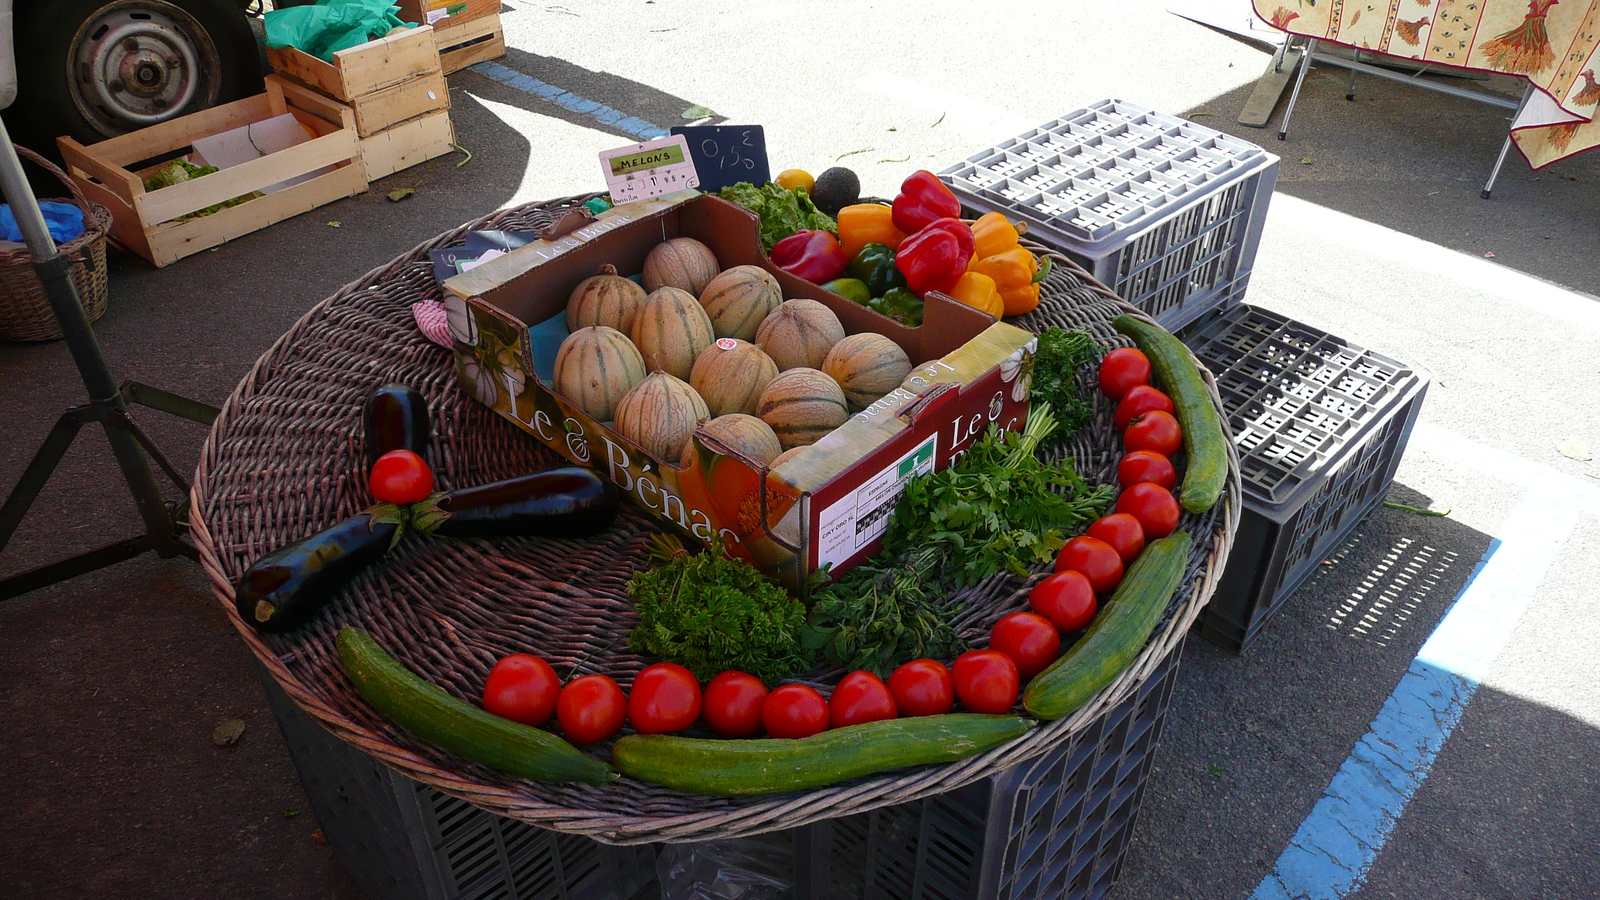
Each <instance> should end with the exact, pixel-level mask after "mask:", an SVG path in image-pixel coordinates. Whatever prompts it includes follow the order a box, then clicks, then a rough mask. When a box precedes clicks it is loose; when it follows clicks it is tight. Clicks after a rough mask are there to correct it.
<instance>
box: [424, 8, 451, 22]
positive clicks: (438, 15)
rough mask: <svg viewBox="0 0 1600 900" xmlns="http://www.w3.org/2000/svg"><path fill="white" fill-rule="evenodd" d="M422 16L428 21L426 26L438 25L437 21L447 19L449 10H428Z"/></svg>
mask: <svg viewBox="0 0 1600 900" xmlns="http://www.w3.org/2000/svg"><path fill="white" fill-rule="evenodd" d="M422 15H423V18H425V19H427V20H428V24H429V25H437V24H439V20H440V19H444V18H448V17H449V16H450V10H448V9H430V10H428V11H427V12H425V13H423V14H422Z"/></svg>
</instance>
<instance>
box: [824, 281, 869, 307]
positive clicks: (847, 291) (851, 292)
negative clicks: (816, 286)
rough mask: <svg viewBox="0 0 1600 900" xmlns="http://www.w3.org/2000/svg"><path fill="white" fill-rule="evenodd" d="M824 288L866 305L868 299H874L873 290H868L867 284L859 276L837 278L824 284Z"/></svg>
mask: <svg viewBox="0 0 1600 900" xmlns="http://www.w3.org/2000/svg"><path fill="white" fill-rule="evenodd" d="M822 289H823V290H827V291H833V292H834V293H835V294H838V295H839V296H841V297H844V298H846V299H848V300H853V301H855V302H856V303H859V304H861V305H862V306H866V305H867V301H868V300H871V299H872V292H871V291H869V290H867V286H866V284H864V283H863V282H862V281H861V279H859V278H835V279H834V280H832V281H830V282H828V283H827V284H825V285H823V286H822Z"/></svg>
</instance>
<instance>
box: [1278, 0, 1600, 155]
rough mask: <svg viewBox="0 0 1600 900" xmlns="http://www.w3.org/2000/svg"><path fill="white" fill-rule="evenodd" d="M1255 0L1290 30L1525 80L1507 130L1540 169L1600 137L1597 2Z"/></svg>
mask: <svg viewBox="0 0 1600 900" xmlns="http://www.w3.org/2000/svg"><path fill="white" fill-rule="evenodd" d="M1252 2H1253V3H1254V5H1255V10H1256V14H1257V15H1259V16H1260V17H1261V18H1262V19H1265V20H1266V21H1268V22H1270V23H1272V24H1273V25H1274V26H1275V27H1277V28H1279V29H1282V30H1284V31H1287V32H1289V33H1290V34H1297V35H1302V36H1304V37H1309V38H1316V39H1317V40H1319V41H1329V42H1332V43H1335V44H1343V45H1345V46H1348V47H1356V48H1360V49H1362V50H1371V51H1374V52H1376V53H1382V54H1386V55H1388V56H1394V57H1400V58H1402V59H1415V60H1420V61H1422V62H1429V63H1437V64H1440V65H1447V66H1457V67H1461V68H1467V69H1479V70H1483V71H1488V72H1502V73H1505V74H1508V75H1519V76H1522V77H1523V78H1526V79H1528V81H1529V82H1531V83H1532V84H1533V86H1534V87H1535V88H1537V90H1536V91H1535V92H1534V94H1533V97H1532V98H1531V99H1530V100H1529V102H1528V103H1527V105H1526V106H1524V107H1523V110H1522V112H1521V114H1520V115H1518V116H1517V120H1516V121H1515V122H1514V123H1512V126H1511V137H1512V139H1513V140H1514V141H1515V142H1516V144H1517V148H1518V149H1519V150H1521V151H1522V155H1523V156H1525V157H1527V160H1528V164H1529V165H1531V166H1533V167H1534V168H1536V169H1537V168H1540V167H1543V166H1547V165H1549V164H1550V163H1553V162H1555V161H1556V160H1559V159H1564V158H1566V157H1568V156H1571V155H1573V154H1575V153H1580V152H1582V151H1584V150H1588V149H1589V148H1591V147H1594V146H1596V145H1597V144H1600V123H1596V122H1595V109H1596V107H1597V106H1600V83H1597V82H1596V77H1597V76H1596V69H1597V68H1600V52H1597V48H1596V42H1597V41H1600V0H1525V2H1524V0H1387V2H1384V0H1372V2H1367V0H1252Z"/></svg>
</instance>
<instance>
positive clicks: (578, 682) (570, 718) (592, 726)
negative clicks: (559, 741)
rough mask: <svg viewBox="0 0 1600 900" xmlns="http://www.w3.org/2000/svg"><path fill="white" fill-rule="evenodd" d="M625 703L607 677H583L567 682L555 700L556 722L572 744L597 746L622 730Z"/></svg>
mask: <svg viewBox="0 0 1600 900" xmlns="http://www.w3.org/2000/svg"><path fill="white" fill-rule="evenodd" d="M627 715H628V700H627V698H625V697H623V696H622V688H620V687H617V683H616V682H615V681H612V680H611V678H610V676H608V675H585V676H583V677H582V678H574V679H572V680H571V681H569V682H567V686H566V687H564V688H562V689H561V696H560V697H558V698H556V721H558V722H560V723H561V730H562V731H564V732H566V735H567V740H569V741H571V742H573V743H574V744H597V743H599V742H600V741H603V740H605V739H606V738H608V737H611V736H612V735H613V734H616V733H617V731H619V730H620V729H621V728H622V721H623V719H625V718H627Z"/></svg>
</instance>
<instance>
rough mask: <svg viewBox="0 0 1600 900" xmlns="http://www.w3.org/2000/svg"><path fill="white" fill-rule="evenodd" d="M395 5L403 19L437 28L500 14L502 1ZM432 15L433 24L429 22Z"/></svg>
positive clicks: (427, 0)
mask: <svg viewBox="0 0 1600 900" xmlns="http://www.w3.org/2000/svg"><path fill="white" fill-rule="evenodd" d="M394 5H395V6H398V7H400V18H401V19H403V20H405V21H407V22H417V23H420V24H424V25H432V26H433V27H435V28H442V27H444V26H446V25H459V24H461V23H462V22H465V21H467V20H468V19H476V18H478V17H480V16H487V15H489V14H491V13H499V12H500V0H395V4H394ZM430 13H431V14H432V17H433V21H431V22H430V21H428V19H429V14H430Z"/></svg>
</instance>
